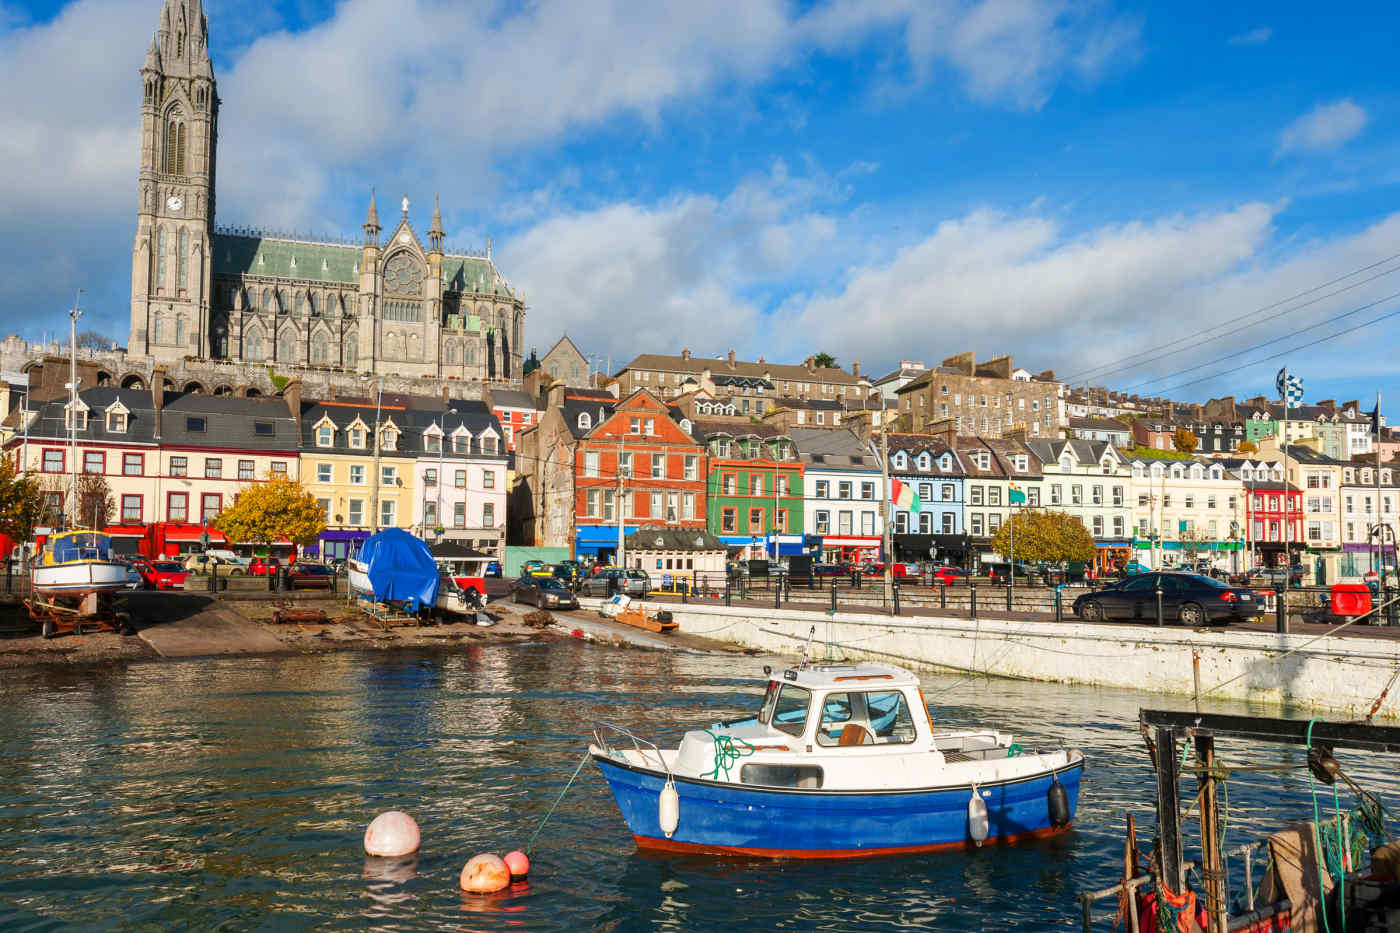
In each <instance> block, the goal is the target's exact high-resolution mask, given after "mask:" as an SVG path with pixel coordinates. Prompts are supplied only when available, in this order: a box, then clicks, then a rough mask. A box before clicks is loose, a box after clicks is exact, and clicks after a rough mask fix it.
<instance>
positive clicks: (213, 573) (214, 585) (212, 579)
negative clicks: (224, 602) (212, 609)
mask: <svg viewBox="0 0 1400 933" xmlns="http://www.w3.org/2000/svg"><path fill="white" fill-rule="evenodd" d="M209 592H211V593H217V592H219V565H218V564H210V565H209Z"/></svg>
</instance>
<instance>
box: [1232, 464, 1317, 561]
mask: <svg viewBox="0 0 1400 933" xmlns="http://www.w3.org/2000/svg"><path fill="white" fill-rule="evenodd" d="M1285 500H1286V501H1285ZM1245 509H1246V525H1247V530H1248V535H1249V544H1250V546H1251V547H1252V548H1253V549H1254V552H1255V553H1256V554H1257V555H1259V556H1260V557H1261V559H1262V563H1265V564H1268V565H1271V566H1272V565H1273V564H1276V563H1281V562H1282V558H1283V553H1284V549H1285V548H1290V549H1291V550H1295V551H1297V550H1302V548H1303V547H1304V546H1305V544H1306V542H1305V541H1304V540H1303V491H1302V490H1301V489H1297V488H1295V487H1292V486H1291V485H1290V486H1289V487H1288V488H1287V489H1286V490H1285V488H1284V484H1283V483H1254V482H1246V483H1245Z"/></svg>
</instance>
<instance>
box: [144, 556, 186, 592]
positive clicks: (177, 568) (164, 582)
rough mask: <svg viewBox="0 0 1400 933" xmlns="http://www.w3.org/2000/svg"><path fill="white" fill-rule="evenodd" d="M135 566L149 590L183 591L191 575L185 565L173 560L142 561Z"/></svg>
mask: <svg viewBox="0 0 1400 933" xmlns="http://www.w3.org/2000/svg"><path fill="white" fill-rule="evenodd" d="M135 566H136V572H137V573H139V574H140V575H141V582H142V583H143V584H144V585H145V588H146V589H148V590H183V589H184V588H185V578H186V577H188V576H189V575H190V572H189V571H188V570H186V569H185V566H184V564H181V563H179V562H178V561H173V560H152V561H140V562H138V563H137V564H136V565H135Z"/></svg>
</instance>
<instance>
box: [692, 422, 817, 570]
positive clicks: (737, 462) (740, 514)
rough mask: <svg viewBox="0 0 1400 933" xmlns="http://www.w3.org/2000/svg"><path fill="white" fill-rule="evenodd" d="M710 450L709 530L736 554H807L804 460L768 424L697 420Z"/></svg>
mask: <svg viewBox="0 0 1400 933" xmlns="http://www.w3.org/2000/svg"><path fill="white" fill-rule="evenodd" d="M695 433H696V434H697V435H698V436H701V437H703V438H704V443H705V446H706V449H707V451H708V453H709V464H710V467H709V488H708V491H707V496H706V499H707V502H708V512H707V518H708V522H709V529H710V532H711V533H712V534H714V535H716V536H717V537H719V539H720V540H721V541H723V542H724V544H725V546H726V547H727V548H728V549H729V551H730V553H731V555H734V554H737V555H738V556H740V557H763V556H765V555H766V556H768V557H773V556H774V553H775V549H776V554H777V556H791V555H793V554H802V553H805V550H804V548H803V536H804V534H805V532H806V528H805V527H804V523H803V503H802V497H803V488H802V473H803V464H802V462H801V461H799V460H798V459H797V455H796V452H795V450H794V448H793V444H792V438H790V437H788V436H787V435H786V434H784V433H783V432H782V431H781V429H779V428H776V427H774V426H772V425H766V424H754V423H750V422H719V421H716V422H697V423H696V425H695Z"/></svg>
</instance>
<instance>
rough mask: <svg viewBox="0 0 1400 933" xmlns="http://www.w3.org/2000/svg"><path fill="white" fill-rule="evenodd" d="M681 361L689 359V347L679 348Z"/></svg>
mask: <svg viewBox="0 0 1400 933" xmlns="http://www.w3.org/2000/svg"><path fill="white" fill-rule="evenodd" d="M681 359H683V360H688V359H690V347H681Z"/></svg>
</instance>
